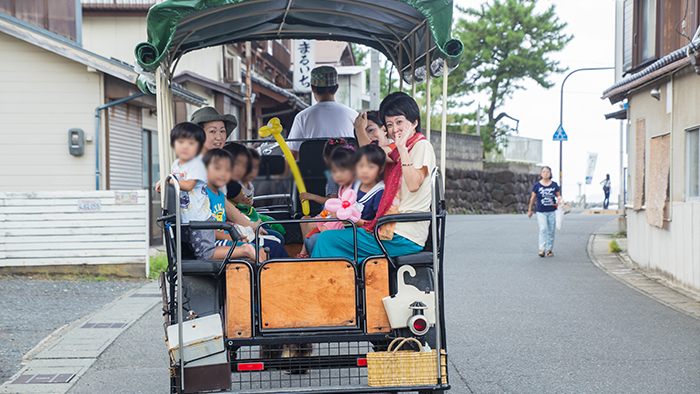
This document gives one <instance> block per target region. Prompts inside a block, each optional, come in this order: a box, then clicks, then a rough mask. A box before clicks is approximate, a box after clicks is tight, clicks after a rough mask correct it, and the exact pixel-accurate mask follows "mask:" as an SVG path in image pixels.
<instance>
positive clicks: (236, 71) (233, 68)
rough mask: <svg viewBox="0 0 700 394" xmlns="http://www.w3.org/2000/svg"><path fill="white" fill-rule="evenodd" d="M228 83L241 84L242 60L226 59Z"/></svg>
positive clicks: (235, 58)
mask: <svg viewBox="0 0 700 394" xmlns="http://www.w3.org/2000/svg"><path fill="white" fill-rule="evenodd" d="M226 82H228V83H235V84H239V83H241V58H240V57H238V56H236V57H227V58H226Z"/></svg>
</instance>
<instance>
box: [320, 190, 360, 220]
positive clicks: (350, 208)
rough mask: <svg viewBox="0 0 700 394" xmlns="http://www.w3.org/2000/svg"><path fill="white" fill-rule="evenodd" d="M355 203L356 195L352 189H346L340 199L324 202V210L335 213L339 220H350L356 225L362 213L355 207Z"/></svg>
mask: <svg viewBox="0 0 700 394" xmlns="http://www.w3.org/2000/svg"><path fill="white" fill-rule="evenodd" d="M355 201H357V193H355V191H354V190H353V189H348V190H345V191H344V192H343V194H342V195H341V196H340V198H331V199H329V200H328V201H326V209H327V210H329V211H331V212H335V214H336V216H337V217H338V219H340V220H350V221H351V222H353V223H356V222H357V221H358V220H360V219H361V218H362V213H361V212H360V210H359V209H357V207H355Z"/></svg>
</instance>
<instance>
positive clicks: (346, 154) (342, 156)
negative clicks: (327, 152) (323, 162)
mask: <svg viewBox="0 0 700 394" xmlns="http://www.w3.org/2000/svg"><path fill="white" fill-rule="evenodd" d="M356 156H357V155H356V153H355V148H354V147H351V146H350V147H340V148H336V149H334V150H333V153H331V157H330V159H329V160H328V161H329V164H330V166H331V167H333V166H335V167H340V168H345V169H348V170H354V169H355V162H356V160H355V157H356Z"/></svg>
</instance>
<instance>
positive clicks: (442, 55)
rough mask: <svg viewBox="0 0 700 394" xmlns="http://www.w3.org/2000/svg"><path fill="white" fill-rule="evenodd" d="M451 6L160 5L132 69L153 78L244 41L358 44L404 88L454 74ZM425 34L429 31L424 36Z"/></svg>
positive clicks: (456, 49)
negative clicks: (190, 58)
mask: <svg viewBox="0 0 700 394" xmlns="http://www.w3.org/2000/svg"><path fill="white" fill-rule="evenodd" d="M451 27H452V0H166V1H164V2H162V3H159V4H156V5H154V6H153V7H151V9H150V10H149V12H148V22H147V29H148V42H144V43H141V44H139V45H137V46H136V49H135V54H136V59H137V61H138V63H139V65H140V66H141V67H142V68H143V69H144V70H146V71H150V72H152V71H155V70H156V69H157V68H158V67H159V66H160V64H161V63H162V62H164V61H166V62H168V63H170V62H172V61H173V60H175V59H177V58H178V57H179V56H181V55H182V54H183V53H185V52H190V51H193V50H197V49H201V48H206V47H211V46H216V45H222V44H228V43H235V42H245V41H264V40H275V39H301V38H303V39H316V40H333V41H348V42H354V43H358V44H364V45H367V46H369V47H372V48H375V49H377V50H378V51H380V52H382V53H383V54H384V55H385V56H386V57H387V58H388V59H390V60H391V61H392V62H393V63H394V64H395V65H396V67H397V68H399V69H400V70H402V74H403V77H404V79H405V80H406V81H407V82H411V81H412V79H413V77H414V76H413V75H411V59H414V60H415V68H416V70H417V71H416V74H415V77H416V79H417V80H420V79H423V78H424V77H425V70H426V68H425V53H426V51H427V50H428V48H427V47H428V42H427V40H428V39H429V40H430V41H429V44H430V60H431V75H439V74H441V72H442V67H443V64H444V63H443V61H446V63H447V66H448V67H450V68H454V67H456V66H457V64H458V63H459V59H460V57H461V54H462V50H463V45H462V43H461V42H460V41H459V40H455V39H451V38H450V31H451ZM428 28H429V29H430V30H429V32H428Z"/></svg>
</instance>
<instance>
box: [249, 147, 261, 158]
mask: <svg viewBox="0 0 700 394" xmlns="http://www.w3.org/2000/svg"><path fill="white" fill-rule="evenodd" d="M248 153H250V158H251V159H255V160H260V153H258V150H257V149H255V148H248Z"/></svg>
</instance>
